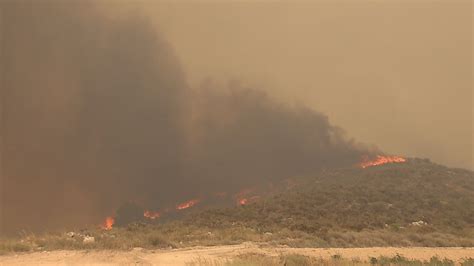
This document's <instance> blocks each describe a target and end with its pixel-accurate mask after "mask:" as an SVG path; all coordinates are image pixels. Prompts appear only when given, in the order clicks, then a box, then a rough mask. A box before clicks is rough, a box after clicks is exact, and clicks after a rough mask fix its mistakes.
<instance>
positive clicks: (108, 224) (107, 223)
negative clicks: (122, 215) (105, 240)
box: [102, 216, 115, 230]
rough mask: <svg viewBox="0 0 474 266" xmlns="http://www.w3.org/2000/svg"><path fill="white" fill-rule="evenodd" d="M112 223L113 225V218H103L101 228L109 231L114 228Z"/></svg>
mask: <svg viewBox="0 0 474 266" xmlns="http://www.w3.org/2000/svg"><path fill="white" fill-rule="evenodd" d="M114 223H115V218H114V217H111V216H109V217H107V218H105V221H104V223H103V224H102V228H103V229H105V230H110V229H112V227H113V226H114Z"/></svg>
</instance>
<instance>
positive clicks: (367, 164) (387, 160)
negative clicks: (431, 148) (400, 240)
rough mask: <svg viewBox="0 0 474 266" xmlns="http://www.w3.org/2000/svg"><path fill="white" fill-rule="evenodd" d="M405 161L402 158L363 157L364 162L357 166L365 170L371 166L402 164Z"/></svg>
mask: <svg viewBox="0 0 474 266" xmlns="http://www.w3.org/2000/svg"><path fill="white" fill-rule="evenodd" d="M406 161H407V160H406V159H405V158H403V157H400V156H383V155H377V157H376V158H375V159H372V160H371V159H369V158H368V157H365V158H364V160H363V161H362V162H361V163H360V164H359V166H360V167H361V168H367V167H372V166H377V165H382V164H387V163H404V162H406Z"/></svg>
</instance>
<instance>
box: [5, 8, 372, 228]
mask: <svg viewBox="0 0 474 266" xmlns="http://www.w3.org/2000/svg"><path fill="white" fill-rule="evenodd" d="M0 8H1V13H0V16H1V25H0V27H1V28H0V30H1V32H0V33H1V41H2V43H1V47H0V48H1V55H2V58H1V67H2V68H1V72H0V74H1V78H2V80H1V82H2V83H1V97H2V99H1V100H2V115H3V116H2V127H1V131H2V167H3V169H0V170H2V173H1V174H2V175H1V177H2V184H1V192H2V194H1V197H2V198H1V207H2V213H1V215H2V217H0V218H1V220H2V224H3V229H4V232H13V231H16V230H19V229H31V230H42V229H46V228H61V227H65V226H80V225H86V224H94V223H98V222H99V221H100V219H101V218H102V217H103V216H105V215H108V214H111V212H112V211H113V210H114V209H115V208H117V207H118V206H119V205H120V204H121V203H123V202H126V201H129V200H132V201H135V202H139V203H140V204H141V205H143V206H147V207H149V208H159V207H162V206H165V205H166V204H170V203H172V202H177V201H179V200H186V199H190V198H193V197H196V196H200V195H205V194H207V193H212V192H217V191H235V190H238V189H240V188H243V187H246V186H251V185H255V184H261V183H266V182H273V181H278V180H280V179H282V178H288V177H291V176H295V175H302V174H309V173H311V172H313V171H315V170H318V169H320V168H321V167H333V166H345V165H350V164H353V163H355V162H356V161H358V160H359V158H360V157H361V155H362V154H363V153H367V151H365V150H364V149H361V148H358V147H357V146H356V145H355V144H354V143H353V142H352V141H349V140H347V139H346V138H345V137H344V134H343V133H342V131H341V130H340V129H338V128H336V127H333V126H332V125H330V124H329V122H328V119H327V117H326V116H324V115H322V114H320V113H317V112H315V111H312V110H310V109H307V108H304V107H299V106H286V105H281V104H278V103H276V102H275V101H273V100H272V99H271V97H269V96H267V95H265V94H263V93H262V92H260V91H258V90H254V89H250V88H245V87H244V86H241V85H239V84H238V83H231V84H230V85H229V86H228V88H213V86H212V84H211V83H203V85H202V88H199V89H196V90H192V89H190V88H189V87H188V85H187V82H186V77H185V76H184V74H183V71H182V69H181V67H180V64H179V61H178V59H177V57H176V56H175V55H174V52H173V49H172V48H171V46H170V45H169V44H168V43H166V41H165V40H163V39H162V38H161V37H160V36H159V35H158V34H157V33H156V29H155V28H154V27H153V26H152V25H151V24H150V23H149V21H148V20H147V19H144V18H142V17H140V15H139V14H129V15H127V16H125V17H124V16H120V17H114V16H106V15H104V14H103V13H102V12H99V11H98V9H97V8H95V7H94V6H93V5H91V4H87V3H84V2H75V3H73V4H72V3H69V4H59V3H57V2H56V3H54V2H51V3H49V2H41V3H28V2H8V3H2V4H1V6H0Z"/></svg>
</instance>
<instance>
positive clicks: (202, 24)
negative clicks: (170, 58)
mask: <svg viewBox="0 0 474 266" xmlns="http://www.w3.org/2000/svg"><path fill="white" fill-rule="evenodd" d="M356 2H357V3H355V2H354V1H348V2H344V1H306V2H290V1H279V2H273V1H260V2H258V3H251V2H249V1H231V2H230V3H219V2H218V1H213V2H196V1H195V2H180V3H174V4H170V3H150V2H145V3H142V4H141V6H140V8H143V10H145V12H146V13H148V14H149V15H150V16H151V18H152V19H153V21H154V23H155V24H156V25H157V28H158V30H159V31H160V32H162V33H163V34H164V36H165V37H166V39H167V40H168V41H169V42H170V43H171V44H172V45H173V46H174V48H175V50H176V53H177V55H178V57H179V58H180V60H181V61H182V63H183V65H184V67H185V71H186V74H187V76H188V78H189V80H190V83H191V84H192V85H197V84H199V83H200V82H201V81H202V80H203V79H205V78H212V79H214V80H217V81H220V82H226V81H227V80H229V79H239V80H241V81H242V82H243V83H245V84H248V85H251V86H253V87H258V88H261V89H265V90H267V91H269V92H270V94H271V95H273V96H274V97H276V98H278V99H279V100H280V101H287V102H291V103H295V102H296V103H303V104H305V105H307V106H309V107H311V108H314V109H316V110H319V111H322V112H324V113H326V114H327V115H328V116H329V118H330V120H331V121H332V122H333V123H334V124H336V125H339V126H341V127H343V128H345V129H346V130H347V132H348V135H350V136H352V137H354V138H356V139H357V140H360V141H363V142H366V143H369V144H376V145H378V146H379V147H381V148H382V149H383V150H385V151H386V152H389V153H394V154H403V155H406V156H417V157H429V158H431V159H432V160H433V161H435V162H439V163H443V164H447V165H449V166H457V167H464V168H471V169H473V159H472V151H473V139H474V134H473V128H472V121H473V113H474V111H473V108H472V101H473V96H472V76H473V75H472V2H471V1H436V2H435V1H356ZM140 8H139V9H140Z"/></svg>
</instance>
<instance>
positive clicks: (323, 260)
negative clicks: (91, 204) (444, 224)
mask: <svg viewBox="0 0 474 266" xmlns="http://www.w3.org/2000/svg"><path fill="white" fill-rule="evenodd" d="M469 258H471V259H469ZM472 258H474V248H420V247H417V248H394V247H388V248H316V249H314V248H290V247H259V246H257V245H256V244H253V243H249V242H247V243H243V244H239V245H225V246H214V247H194V248H184V249H170V250H146V249H142V248H134V249H132V250H130V251H110V250H101V251H99V250H94V251H78V250H71V251H64V250H62V251H51V252H49V251H43V252H33V253H25V254H22V255H18V254H10V255H4V256H0V264H1V265H36V264H42V265H85V264H96V265H97V264H99V265H117V264H122V265H131V264H135V265H370V264H377V265H388V264H396V265H421V263H423V262H425V263H427V265H474V264H473V263H474V261H473V259H472Z"/></svg>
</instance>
